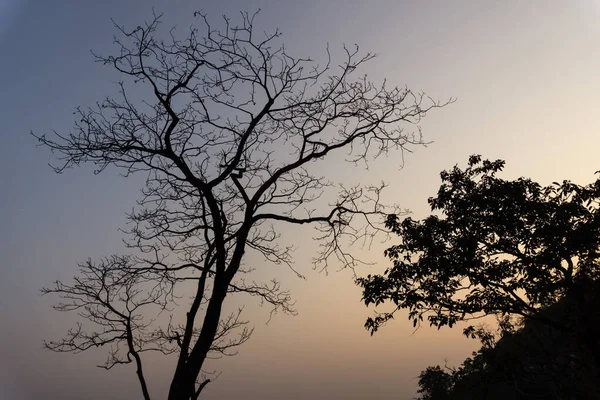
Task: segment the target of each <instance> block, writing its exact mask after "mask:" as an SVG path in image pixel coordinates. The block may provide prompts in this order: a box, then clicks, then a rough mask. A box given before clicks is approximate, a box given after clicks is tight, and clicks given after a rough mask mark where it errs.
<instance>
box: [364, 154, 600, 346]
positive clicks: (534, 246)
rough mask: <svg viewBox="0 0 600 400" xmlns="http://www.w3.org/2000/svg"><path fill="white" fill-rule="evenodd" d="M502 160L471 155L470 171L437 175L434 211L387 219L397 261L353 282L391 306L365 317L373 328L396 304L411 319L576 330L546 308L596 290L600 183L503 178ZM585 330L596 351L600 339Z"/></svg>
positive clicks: (390, 252)
mask: <svg viewBox="0 0 600 400" xmlns="http://www.w3.org/2000/svg"><path fill="white" fill-rule="evenodd" d="M503 167H504V161H502V160H496V161H489V160H482V158H481V157H480V156H471V157H470V158H469V161H468V164H467V167H466V168H465V169H460V168H459V167H458V166H455V167H454V168H453V169H451V170H449V171H443V172H442V173H441V179H442V185H441V186H440V188H439V191H438V193H437V196H436V197H432V198H430V199H429V205H430V206H431V211H432V212H434V214H432V215H430V216H428V217H426V218H424V219H423V220H420V221H416V220H414V219H412V218H410V217H408V218H405V219H403V220H401V218H400V217H399V216H397V215H390V216H389V217H388V218H387V221H386V226H387V227H388V228H389V229H391V230H392V232H394V233H395V234H397V235H398V237H399V238H400V243H398V244H396V245H393V246H391V247H390V248H388V249H387V250H386V251H385V254H386V256H388V257H389V258H390V259H391V260H392V263H393V265H392V266H390V267H389V268H387V269H386V270H385V272H384V273H383V274H375V275H368V276H367V277H364V278H359V279H358V280H357V283H358V284H359V285H360V286H361V287H362V288H363V300H364V302H365V303H366V304H367V305H369V304H374V305H380V304H382V303H386V304H387V303H391V305H392V310H391V311H386V312H380V313H378V314H376V316H375V317H373V318H369V319H368V320H367V322H366V325H365V326H366V327H367V328H368V329H370V330H371V331H372V332H374V331H376V330H377V329H378V328H380V327H381V326H382V325H383V324H385V322H386V321H388V320H389V319H390V318H393V316H394V314H395V313H396V312H397V311H398V310H400V309H407V310H408V316H409V318H410V319H411V320H412V321H413V323H414V324H415V325H417V324H419V323H420V322H421V321H424V320H425V319H426V320H427V321H428V322H429V324H431V325H433V326H437V327H442V326H445V325H448V326H453V325H454V324H455V323H456V322H458V321H464V320H470V319H472V318H478V317H480V316H483V315H497V316H503V315H518V316H522V317H525V318H529V319H534V320H541V321H544V322H545V323H548V324H551V325H553V326H555V327H557V328H562V329H570V328H569V327H568V326H564V324H561V323H560V321H556V320H554V319H553V318H552V317H551V316H548V315H546V314H544V313H542V312H541V310H543V308H544V307H545V306H548V305H550V304H553V303H556V302H557V301H558V300H560V299H561V298H564V297H565V296H567V295H570V296H572V297H573V298H574V299H576V301H577V302H578V303H579V304H585V303H586V301H587V300H588V298H589V297H590V296H593V295H594V290H590V289H589V287H590V282H593V281H594V280H596V279H597V278H598V276H599V273H598V272H599V268H598V257H599V253H598V249H599V244H600V208H599V207H598V206H599V201H600V180H596V181H595V182H593V183H591V184H589V185H585V186H581V185H577V184H575V183H572V182H570V181H564V182H562V183H558V182H554V183H552V184H550V185H548V186H542V185H540V184H539V183H536V182H534V181H532V180H531V179H527V178H519V179H515V180H505V179H501V178H500V177H498V176H497V175H498V174H499V173H500V172H501V171H502V169H503ZM589 318H595V317H594V316H593V315H592V316H589ZM590 321H591V320H590ZM582 334H583V335H584V336H585V338H586V340H587V341H588V344H590V345H593V347H595V349H596V353H597V352H598V345H597V339H596V338H594V337H593V334H592V333H590V332H586V333H582Z"/></svg>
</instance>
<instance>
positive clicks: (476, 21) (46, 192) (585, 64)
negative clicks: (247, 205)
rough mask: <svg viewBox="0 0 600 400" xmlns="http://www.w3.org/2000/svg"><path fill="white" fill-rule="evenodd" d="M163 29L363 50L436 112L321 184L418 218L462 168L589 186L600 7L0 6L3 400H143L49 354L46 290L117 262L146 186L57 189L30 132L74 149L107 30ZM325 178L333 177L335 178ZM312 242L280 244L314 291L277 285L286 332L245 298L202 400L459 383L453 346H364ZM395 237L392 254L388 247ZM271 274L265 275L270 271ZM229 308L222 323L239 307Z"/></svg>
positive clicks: (96, 89) (108, 40) (27, 2)
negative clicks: (436, 104)
mask: <svg viewBox="0 0 600 400" xmlns="http://www.w3.org/2000/svg"><path fill="white" fill-rule="evenodd" d="M153 6H154V7H155V9H156V11H157V12H159V13H161V12H162V13H164V24H165V26H171V25H178V26H179V27H180V28H181V29H187V27H188V26H189V24H190V22H191V21H192V18H191V16H192V13H193V11H195V10H198V9H201V10H203V11H205V12H206V13H207V14H208V16H209V17H210V18H212V19H218V18H219V17H220V15H221V14H227V15H230V16H232V17H233V18H235V17H236V15H237V13H238V12H239V11H241V10H247V11H254V10H256V9H259V8H260V9H261V12H260V14H259V16H258V17H257V19H256V26H257V27H258V28H259V29H260V30H263V29H264V30H272V29H274V28H276V27H279V28H281V30H282V32H283V37H282V42H283V43H285V45H286V49H287V50H289V51H290V53H292V54H295V55H299V56H311V57H317V58H318V57H322V56H323V55H324V54H325V53H324V52H325V48H326V46H327V44H329V46H330V48H331V49H332V51H333V54H334V56H335V54H336V52H338V53H337V54H339V51H340V49H341V48H342V46H343V44H348V45H353V44H354V43H357V44H359V45H360V47H361V49H362V50H363V51H365V52H366V51H372V52H375V53H377V54H378V57H377V58H376V59H375V60H374V61H372V62H370V63H369V64H367V65H366V67H365V69H364V71H363V72H364V73H367V74H368V75H369V77H370V78H371V79H372V80H373V81H375V82H380V81H382V80H383V79H387V80H388V82H389V83H390V84H392V85H398V86H404V85H406V86H408V87H409V88H411V89H413V90H415V91H420V90H422V91H424V92H425V93H426V94H427V95H430V96H431V97H432V98H434V99H436V100H440V101H445V100H447V99H449V98H451V97H452V98H456V99H457V101H456V102H455V103H454V104H451V105H449V106H447V107H445V108H443V109H438V110H434V111H433V112H431V113H430V114H429V115H428V116H427V117H426V118H425V119H424V120H423V123H422V124H421V126H422V129H423V133H424V136H425V139H426V140H430V141H432V142H433V143H432V144H430V145H428V146H427V147H422V148H416V149H415V152H414V153H412V154H407V155H406V157H405V165H404V167H403V168H402V169H401V168H400V165H401V160H400V158H399V156H398V155H394V154H390V156H389V157H388V158H387V159H381V160H379V161H378V162H376V163H374V164H373V165H371V167H370V169H369V170H365V169H364V168H362V167H361V166H357V167H356V168H355V167H347V168H346V167H344V168H337V169H335V170H333V169H332V172H331V174H332V176H333V178H335V179H337V180H342V181H347V182H357V181H362V182H370V181H371V182H373V183H378V182H380V181H381V180H384V181H386V182H387V183H389V184H390V187H389V190H387V192H386V194H385V200H386V201H388V202H395V203H398V204H400V205H401V206H402V207H404V208H408V209H410V210H412V212H413V216H414V217H415V218H422V217H424V216H426V215H428V211H429V210H428V206H427V201H426V200H427V198H428V197H430V196H432V195H434V194H435V192H436V191H437V188H438V186H439V184H440V180H439V172H440V171H442V170H444V169H448V168H451V167H452V166H454V165H455V164H460V165H464V164H465V162H466V161H467V157H468V156H469V155H471V154H482V155H483V156H484V157H485V158H490V159H497V158H500V159H504V160H506V173H505V174H504V176H506V177H507V178H515V177H518V176H527V177H531V178H532V179H534V180H537V181H539V182H540V183H543V184H547V183H549V182H552V181H561V180H563V179H570V180H573V181H575V182H577V183H588V182H591V181H592V180H593V179H594V172H595V171H598V170H599V169H600V163H599V162H598V160H597V159H598V156H597V149H598V148H599V146H600V135H598V131H599V128H600V113H598V112H597V108H598V107H597V102H598V100H597V93H600V75H598V71H600V53H599V52H598V49H599V48H600V1H599V0H581V1H542V0H536V1H528V2H523V1H517V0H510V1H504V2H496V1H477V2H475V1H456V2H444V1H433V2H417V1H392V0H389V1H387V0H379V1H372V2H370V3H369V4H368V5H365V3H364V2H361V1H356V0H352V1H350V0H349V1H342V0H330V1H327V2H324V1H317V0H311V1H305V2H299V1H297V2H292V1H279V2H277V1H258V0H253V1H250V2H247V1H241V0H231V1H221V2H198V1H192V0H171V1H168V0H154V1H142V0H130V1H127V2H123V1H116V0H107V1H103V2H94V1H90V0H87V1H74V0H56V1H52V2H50V1H47V2H34V1H33V0H23V1H19V0H0V52H1V54H2V55H3V57H2V59H3V62H2V63H0V82H1V85H0V87H2V89H3V96H2V97H1V98H0V110H2V111H1V115H2V121H3V127H2V130H1V132H0V134H1V137H2V142H1V143H2V146H0V170H1V171H2V175H1V183H2V187H3V196H2V198H1V203H0V262H1V265H0V321H1V323H0V354H2V355H3V357H2V362H0V400H3V399H7V400H28V399H33V398H36V397H37V398H39V397H43V398H52V399H53V398H57V399H58V398H60V399H63V400H68V399H78V400H100V399H105V398H111V399H115V400H119V399H130V398H141V394H140V393H139V389H138V383H137V381H136V379H135V373H134V369H133V368H132V367H131V366H124V367H120V368H119V367H117V368H115V369H114V370H111V371H108V372H107V371H104V370H102V369H99V368H96V367H95V365H97V364H100V363H101V362H102V361H103V360H104V354H103V353H102V352H101V351H98V352H91V353H89V354H79V355H70V354H54V353H50V352H49V351H46V350H44V349H42V340H43V339H56V338H59V337H60V336H61V335H62V334H63V333H64V332H65V330H66V328H67V327H68V326H70V325H71V324H72V323H73V322H74V321H75V316H69V315H61V314H60V313H57V312H55V311H53V310H52V308H51V303H52V300H53V299H52V298H49V297H41V296H40V295H39V289H40V288H41V287H42V286H44V285H48V284H50V283H51V282H52V281H54V280H56V279H62V280H69V279H70V278H71V276H73V274H74V273H75V272H76V264H77V262H78V261H84V260H86V259H87V258H88V257H91V258H93V259H94V258H96V259H97V258H99V257H102V256H106V255H109V254H112V253H119V252H122V251H123V250H124V249H123V246H122V244H121V238H122V235H121V233H120V232H119V230H118V229H119V228H122V227H123V225H124V223H125V212H127V211H129V210H130V209H131V207H132V206H133V205H134V202H135V200H136V199H137V198H138V194H139V188H140V186H139V184H138V183H139V180H137V179H133V180H132V179H123V178H122V177H119V176H118V174H117V172H116V171H115V170H110V169H109V170H107V171H105V173H103V174H100V175H97V176H94V175H93V170H92V168H91V166H89V165H87V166H83V167H81V168H75V169H73V170H69V171H66V172H65V173H64V174H61V175H57V174H55V173H53V172H52V170H51V169H50V168H49V167H48V166H47V163H48V162H49V161H50V160H51V156H50V154H49V151H48V150H47V149H46V148H39V147H36V144H37V143H36V141H35V139H34V138H33V137H31V135H29V131H30V130H33V131H35V132H36V133H38V134H42V133H51V132H52V131H53V130H56V131H59V132H66V131H68V129H70V128H71V126H72V123H73V117H74V116H73V111H74V109H75V107H77V106H79V105H82V106H87V105H92V104H93V103H94V102H96V101H97V100H101V99H102V98H104V97H105V96H107V95H109V94H113V93H115V92H116V81H117V79H118V76H117V75H115V74H114V73H113V71H112V70H111V69H110V68H106V67H103V66H101V65H99V64H97V63H94V60H93V57H92V55H91V54H90V50H94V51H98V52H104V53H107V52H108V51H109V50H110V49H111V46H112V36H113V34H114V29H113V26H112V23H111V20H110V18H114V19H115V20H116V21H117V22H118V23H119V24H123V25H125V26H130V27H135V26H137V25H139V24H140V23H142V22H143V21H144V20H145V19H148V18H150V17H151V15H152V7H153ZM332 167H333V166H332ZM310 236H311V231H310V230H305V229H303V230H302V231H289V232H287V238H286V240H288V241H289V240H292V241H297V243H298V250H297V251H296V253H295V256H296V264H295V267H296V268H297V269H299V270H301V271H302V273H303V274H304V275H306V277H307V279H306V280H302V279H298V278H296V277H295V276H294V274H293V273H291V272H290V271H288V270H284V269H275V268H272V267H269V269H267V270H265V271H264V277H270V276H276V277H278V278H280V280H281V281H282V284H283V286H284V287H285V288H287V289H289V290H290V291H291V293H292V295H293V298H294V299H295V300H296V308H297V310H298V315H297V316H287V315H283V314H279V315H276V316H275V317H274V318H273V319H272V320H271V321H270V323H269V324H268V325H266V322H267V321H268V320H269V310H268V308H261V307H259V306H258V305H257V304H256V301H255V300H253V299H249V301H248V305H247V309H246V312H247V314H246V317H247V318H248V319H250V321H251V323H252V325H253V326H255V327H256V330H255V333H254V336H253V337H252V339H251V340H250V341H249V342H248V343H246V344H245V345H244V346H243V347H241V348H240V352H239V355H237V356H235V357H232V358H227V359H223V360H219V361H217V362H216V363H214V364H212V366H211V367H210V368H213V369H215V370H222V371H223V372H222V374H221V376H220V377H219V378H218V379H217V380H216V381H215V382H214V383H211V384H210V385H209V386H208V387H207V389H206V393H205V395H203V397H202V398H203V399H207V400H210V399H238V398H247V399H279V398H286V399H292V400H293V399H305V398H313V399H338V398H339V399H382V400H383V399H407V400H408V399H411V398H412V397H414V396H415V394H416V387H417V378H416V377H417V376H418V374H419V372H420V371H421V370H422V369H424V368H425V367H427V366H429V365H436V364H443V363H444V362H445V360H446V359H447V360H448V363H449V364H450V365H457V364H459V363H460V362H462V360H463V359H464V358H465V357H467V356H468V355H469V354H470V352H471V351H472V350H473V349H475V348H476V347H478V346H477V343H476V342H475V341H474V340H468V339H466V338H464V337H463V336H462V334H461V330H460V329H456V328H455V329H441V330H440V331H438V330H436V329H430V328H427V327H422V328H420V329H419V330H417V331H416V332H415V329H414V328H413V327H412V324H411V323H410V322H409V321H408V320H406V319H404V318H402V317H398V319H397V320H395V321H393V322H392V323H390V324H389V325H388V326H386V328H385V329H383V330H381V331H380V332H378V333H376V334H375V335H374V336H370V334H369V332H367V331H366V330H365V329H364V328H363V323H364V321H365V319H366V318H367V317H368V316H370V315H371V310H369V309H366V308H365V307H364V305H363V304H361V302H360V294H361V293H360V289H359V288H357V287H356V286H355V285H354V284H353V281H352V275H351V273H350V271H341V272H336V268H331V270H330V273H329V274H323V273H318V272H315V271H313V270H312V269H311V265H310V259H311V254H312V252H313V251H314V244H313V243H311V241H310V240H306V238H310ZM393 240H394V239H392V242H393ZM384 248H385V245H382V244H380V243H377V244H376V245H375V247H374V248H373V249H372V250H371V251H366V250H361V253H362V254H365V255H367V256H368V257H369V258H370V261H372V262H375V263H376V265H375V266H373V267H370V268H369V267H365V268H361V269H359V270H358V271H357V272H358V273H359V274H367V273H369V272H373V271H381V270H382V269H384V268H385V267H386V265H387V261H386V260H385V258H384V257H383V254H382V249H384ZM261 274H263V272H261ZM236 305H238V303H232V304H230V306H236ZM147 370H148V374H149V378H150V385H151V388H152V389H154V390H155V391H156V393H157V394H158V395H156V396H155V397H156V398H160V395H161V394H162V393H165V390H166V388H167V386H168V384H169V383H170V378H171V374H172V372H171V371H172V370H171V369H170V368H169V365H168V363H164V361H161V359H160V358H158V357H153V358H151V359H150V360H149V363H148V367H147Z"/></svg>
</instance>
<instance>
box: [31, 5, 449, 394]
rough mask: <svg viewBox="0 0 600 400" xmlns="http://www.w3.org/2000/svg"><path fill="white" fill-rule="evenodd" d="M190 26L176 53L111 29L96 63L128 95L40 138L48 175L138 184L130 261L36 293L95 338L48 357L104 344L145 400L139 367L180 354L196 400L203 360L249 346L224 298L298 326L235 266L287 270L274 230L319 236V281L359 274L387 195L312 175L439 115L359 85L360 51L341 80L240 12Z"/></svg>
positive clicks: (145, 29)
mask: <svg viewBox="0 0 600 400" xmlns="http://www.w3.org/2000/svg"><path fill="white" fill-rule="evenodd" d="M196 16H197V17H199V20H200V22H201V23H202V24H201V25H202V31H200V30H199V29H198V28H191V30H190V31H189V34H186V35H185V37H184V38H178V37H177V36H176V32H175V31H174V30H171V31H170V32H169V33H168V34H167V35H165V36H166V38H167V39H166V40H161V39H158V37H159V32H160V29H159V28H160V20H161V17H160V16H155V17H154V18H153V19H152V20H151V21H150V22H149V23H146V24H144V25H143V26H139V27H137V28H135V29H133V30H131V31H129V30H126V29H125V28H123V27H121V26H119V25H117V24H115V27H116V28H117V30H118V33H119V35H118V37H117V38H116V39H115V43H116V46H117V49H118V50H117V52H116V54H114V55H108V56H102V55H96V59H97V61H99V62H102V63H104V64H106V65H109V66H112V67H114V68H115V69H116V70H117V71H119V72H120V73H121V74H123V76H124V77H125V79H126V80H127V82H128V83H125V82H122V83H120V85H119V93H118V96H117V98H107V99H105V100H103V101H102V102H100V103H98V105H97V107H95V108H89V109H83V108H79V109H78V110H77V114H78V121H77V122H76V123H75V127H74V129H73V130H72V131H71V132H70V133H69V134H67V135H62V134H59V133H56V132H55V133H54V134H53V135H52V137H46V136H44V135H42V136H36V137H38V139H39V140H40V141H41V143H42V144H43V145H45V146H48V147H49V148H51V149H52V151H53V152H54V154H55V155H56V158H57V160H58V161H57V162H58V163H57V164H56V165H55V166H54V168H55V170H56V171H57V172H62V171H63V170H65V169H66V168H69V167H71V166H74V165H79V164H80V163H93V164H95V165H96V166H97V172H100V171H102V170H104V169H105V168H106V167H108V166H110V165H112V166H116V167H118V168H120V169H121V170H122V171H123V173H124V175H125V176H129V175H131V174H133V173H143V174H145V176H146V181H145V185H144V186H143V189H142V194H143V195H142V197H141V199H140V200H139V202H138V207H137V208H136V209H135V211H133V212H132V213H131V214H130V215H128V217H129V219H130V221H131V223H132V224H131V226H132V229H131V230H130V231H128V232H126V233H127V238H128V239H127V241H126V243H127V245H128V247H129V248H130V250H131V251H132V254H131V255H129V256H113V257H110V258H107V259H105V260H103V261H102V262H101V263H98V264H95V263H92V262H91V261H90V262H87V263H85V264H83V265H81V274H80V275H79V276H78V277H76V278H75V282H74V283H73V284H71V285H66V284H63V283H61V282H56V284H55V286H53V287H52V288H48V289H44V292H45V293H58V294H59V295H60V296H61V297H62V298H63V302H62V303H60V304H58V305H57V306H56V307H55V308H56V309H58V310H61V311H72V310H79V311H80V315H81V317H82V318H83V319H85V320H88V322H91V323H93V324H95V326H96V329H97V330H93V331H91V332H92V333H90V332H89V331H86V330H84V329H83V326H82V325H78V326H77V328H75V329H74V330H71V331H69V333H68V335H67V337H66V338H65V339H63V340H61V341H59V342H50V343H47V347H48V348H50V349H51V350H56V351H85V350H86V349H88V348H91V347H95V346H102V345H110V346H111V350H110V352H109V357H108V360H107V362H106V364H105V365H104V367H105V368H111V367H113V366H114V365H117V364H122V363H130V362H134V363H135V365H136V367H137V375H138V378H139V381H140V384H141V387H142V391H143V394H144V398H145V399H146V400H148V399H150V394H149V391H148V388H147V387H146V383H145V380H144V374H143V369H142V358H141V356H142V354H143V353H144V352H148V351H158V352H162V353H165V354H174V355H176V357H177V364H176V367H175V371H174V375H173V379H172V383H171V386H170V391H169V397H168V398H169V400H182V399H196V398H197V397H198V396H199V394H200V391H201V390H202V389H203V388H204V387H205V386H206V384H207V383H208V382H209V380H208V379H203V378H199V377H201V376H204V375H203V367H204V366H205V361H206V359H207V358H209V357H210V355H211V354H215V353H216V354H232V353H233V352H234V350H235V347H236V346H238V345H240V344H242V343H243V342H245V341H246V340H247V339H248V338H249V336H250V334H251V330H250V329H248V328H247V327H246V321H243V320H242V319H240V313H241V310H240V311H239V312H236V313H234V314H232V315H230V316H228V317H227V316H225V317H224V316H223V315H222V314H223V312H222V307H223V301H224V299H225V298H226V296H227V295H228V294H230V293H246V294H250V295H253V296H256V297H258V298H259V299H260V300H262V301H264V302H266V303H268V304H270V305H272V306H273V307H274V310H275V311H277V310H282V311H284V312H288V313H293V312H294V310H293V304H292V302H291V299H290V295H289V293H287V292H286V291H284V290H282V289H281V288H280V286H279V282H277V281H272V282H269V283H262V282H254V281H251V280H250V279H248V278H247V277H248V275H245V274H247V273H248V272H250V271H252V270H253V269H254V268H253V267H252V265H247V264H245V263H244V260H248V258H247V257H245V253H246V252H254V253H256V254H258V255H260V256H262V257H263V258H264V260H265V262H270V263H274V264H283V265H287V266H289V267H290V268H292V269H293V266H292V257H291V252H292V250H293V249H292V248H291V247H289V246H285V245H282V244H281V241H280V240H279V237H280V233H281V229H280V228H281V227H282V226H283V225H286V224H287V225H290V224H291V225H300V224H311V225H314V226H316V227H317V229H318V230H319V235H318V239H319V242H320V245H321V247H320V252H319V253H318V254H317V256H316V257H315V268H327V263H328V261H329V260H330V259H331V258H332V257H334V258H335V257H337V259H339V260H340V261H341V263H342V265H343V266H345V267H353V266H354V265H355V264H356V262H358V260H357V259H355V258H354V257H353V256H352V254H351V253H350V252H349V250H347V249H346V245H347V244H349V243H351V242H354V241H357V240H359V239H369V238H372V236H373V235H374V234H375V233H376V232H377V231H378V230H379V229H380V228H378V226H379V221H374V220H373V218H376V217H377V218H379V217H380V216H382V215H383V214H385V213H386V212H387V211H388V209H386V208H385V207H384V206H383V205H382V204H381V202H380V200H379V194H380V191H381V189H383V186H384V185H383V184H382V185H380V186H365V187H361V186H356V187H351V188H347V187H344V186H341V185H338V184H335V183H334V182H330V181H329V180H327V179H326V177H325V176H322V174H321V173H319V172H318V168H319V166H320V162H322V161H323V160H324V159H326V158H330V157H331V156H332V155H334V154H335V153H342V155H343V154H344V152H345V159H344V160H345V162H348V163H359V162H365V163H366V162H367V161H368V160H371V159H373V158H376V157H378V156H380V155H382V154H384V153H387V152H388V150H391V149H396V150H399V151H400V152H402V151H404V150H405V149H407V146H410V145H419V144H423V141H422V138H421V135H420V130H419V129H418V128H415V130H414V132H408V133H407V132H405V131H404V130H403V129H402V124H403V123H407V124H413V125H414V124H417V123H418V122H419V120H420V118H421V117H423V116H424V115H425V114H426V112H427V111H428V110H430V109H431V108H434V107H440V106H442V105H443V104H440V103H437V102H434V101H432V100H431V99H430V98H428V97H425V96H424V95H422V94H415V93H413V92H412V91H410V90H408V89H406V88H396V87H394V88H387V87H386V85H385V82H384V83H383V84H381V85H378V86H377V85H375V84H373V83H371V82H370V81H369V80H368V79H367V77H366V76H356V71H357V70H358V69H359V67H361V66H362V65H363V64H365V63H367V62H368V61H370V60H372V59H373V57H374V55H373V54H371V53H366V54H364V55H360V53H359V50H358V47H355V48H352V49H348V48H344V50H345V59H344V60H343V61H342V62H341V64H340V65H338V66H334V65H333V64H332V63H331V57H330V53H329V51H327V52H326V54H327V59H326V62H325V64H324V65H319V64H318V63H316V62H315V61H313V60H311V59H307V58H296V57H293V56H291V55H290V54H289V53H288V52H287V51H286V49H285V48H284V47H283V46H282V45H278V44H277V43H278V41H279V37H280V33H279V31H275V32H273V33H271V34H267V33H263V32H257V31H255V30H254V29H253V21H254V17H255V14H254V15H253V14H247V13H242V14H241V20H240V22H239V24H238V25H233V24H232V23H230V20H229V19H227V18H224V19H223V21H222V25H221V28H220V29H214V28H213V27H212V26H211V25H210V23H209V21H208V20H207V18H206V17H205V16H204V15H200V14H197V15H196ZM135 84H138V86H136V89H137V90H138V91H137V92H136V94H135V96H139V93H140V92H139V91H140V90H148V89H149V91H147V94H148V98H146V99H145V100H141V101H140V100H134V97H135V96H134V95H133V94H132V91H131V87H132V86H133V85H135ZM130 85H131V86H130ZM140 87H141V88H140ZM336 188H337V189H336ZM336 190H337V192H338V197H337V200H334V201H332V202H329V201H328V200H327V199H328V198H332V191H333V192H335V191H336ZM333 194H335V193H333ZM322 195H324V197H322ZM389 211H391V212H398V210H397V209H395V208H394V209H392V210H389ZM294 271H295V270H294ZM296 273H298V272H296ZM298 274H299V273H298ZM182 286H184V287H189V286H193V287H194V292H195V293H194V295H193V296H192V299H191V303H190V304H189V305H187V306H186V307H187V308H186V310H185V314H177V313H176V312H175V311H174V310H175V306H174V305H175V304H176V302H175V299H176V298H177V297H178V296H180V295H178V293H179V291H178V290H180V288H181V287H182ZM150 317H151V318H150ZM177 318H181V320H180V321H179V320H177ZM165 321H166V322H165ZM98 327H99V328H98ZM232 335H233V336H232Z"/></svg>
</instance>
